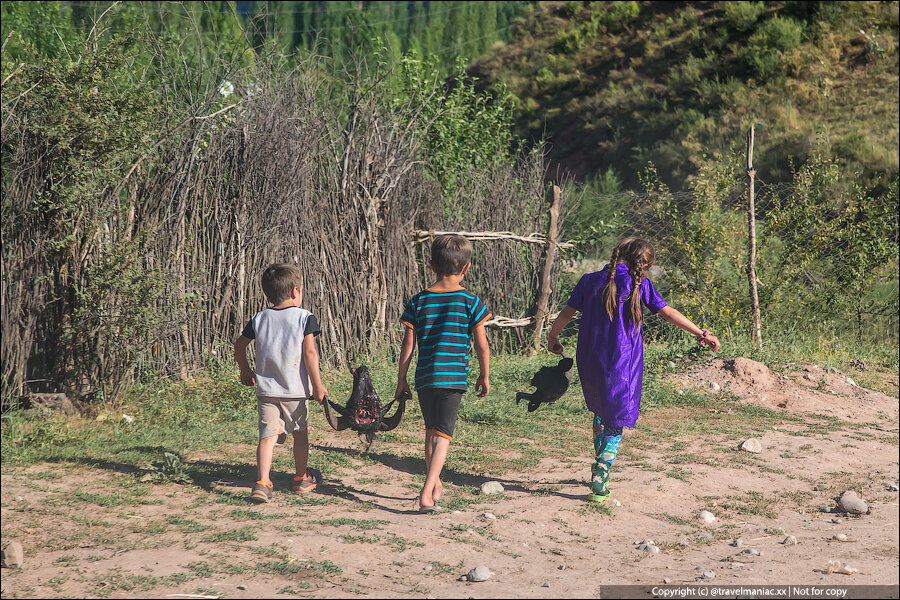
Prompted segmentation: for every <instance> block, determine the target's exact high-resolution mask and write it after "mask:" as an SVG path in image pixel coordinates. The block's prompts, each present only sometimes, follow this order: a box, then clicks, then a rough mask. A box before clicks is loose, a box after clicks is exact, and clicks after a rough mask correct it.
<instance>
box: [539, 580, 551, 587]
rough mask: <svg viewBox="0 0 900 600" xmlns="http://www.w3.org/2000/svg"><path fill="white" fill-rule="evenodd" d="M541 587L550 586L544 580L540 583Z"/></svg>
mask: <svg viewBox="0 0 900 600" xmlns="http://www.w3.org/2000/svg"><path fill="white" fill-rule="evenodd" d="M541 587H545V588H548V587H550V584H549V583H547V582H546V581H545V582H544V583H542V584H541Z"/></svg>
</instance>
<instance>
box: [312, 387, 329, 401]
mask: <svg viewBox="0 0 900 600" xmlns="http://www.w3.org/2000/svg"><path fill="white" fill-rule="evenodd" d="M326 396H328V390H326V389H325V386H322V387H319V388H316V387H313V398H315V399H316V402H318V403H319V404H325V397H326Z"/></svg>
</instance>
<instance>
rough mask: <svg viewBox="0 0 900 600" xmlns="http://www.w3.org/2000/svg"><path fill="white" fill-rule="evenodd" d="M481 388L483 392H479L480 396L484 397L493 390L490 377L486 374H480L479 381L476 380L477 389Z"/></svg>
mask: <svg viewBox="0 0 900 600" xmlns="http://www.w3.org/2000/svg"><path fill="white" fill-rule="evenodd" d="M479 389H480V390H481V393H480V394H478V397H479V398H484V397H485V396H487V395H488V394H489V393H490V391H491V382H490V381H488V378H487V377H486V376H484V375H479V376H478V381H476V382H475V391H476V392H477V391H478V390H479Z"/></svg>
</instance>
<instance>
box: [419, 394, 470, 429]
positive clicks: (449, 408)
mask: <svg viewBox="0 0 900 600" xmlns="http://www.w3.org/2000/svg"><path fill="white" fill-rule="evenodd" d="M418 395H419V406H420V407H421V408H422V416H423V417H425V431H433V432H435V433H437V434H438V435H439V436H441V437H445V438H447V439H448V440H452V439H453V430H454V429H455V428H456V415H457V414H458V413H459V403H460V402H461V401H462V395H463V391H462V390H451V389H447V388H425V389H424V390H419V391H418Z"/></svg>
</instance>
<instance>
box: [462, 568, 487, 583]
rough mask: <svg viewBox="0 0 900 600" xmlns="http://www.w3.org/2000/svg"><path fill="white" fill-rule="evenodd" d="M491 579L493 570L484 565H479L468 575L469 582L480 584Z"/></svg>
mask: <svg viewBox="0 0 900 600" xmlns="http://www.w3.org/2000/svg"><path fill="white" fill-rule="evenodd" d="M490 577H491V570H490V569H488V568H487V567H486V566H484V565H478V566H477V567H475V568H474V569H472V570H471V571H469V573H468V575H466V580H467V581H473V582H476V583H477V582H479V581H487V580H488V579H490Z"/></svg>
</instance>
